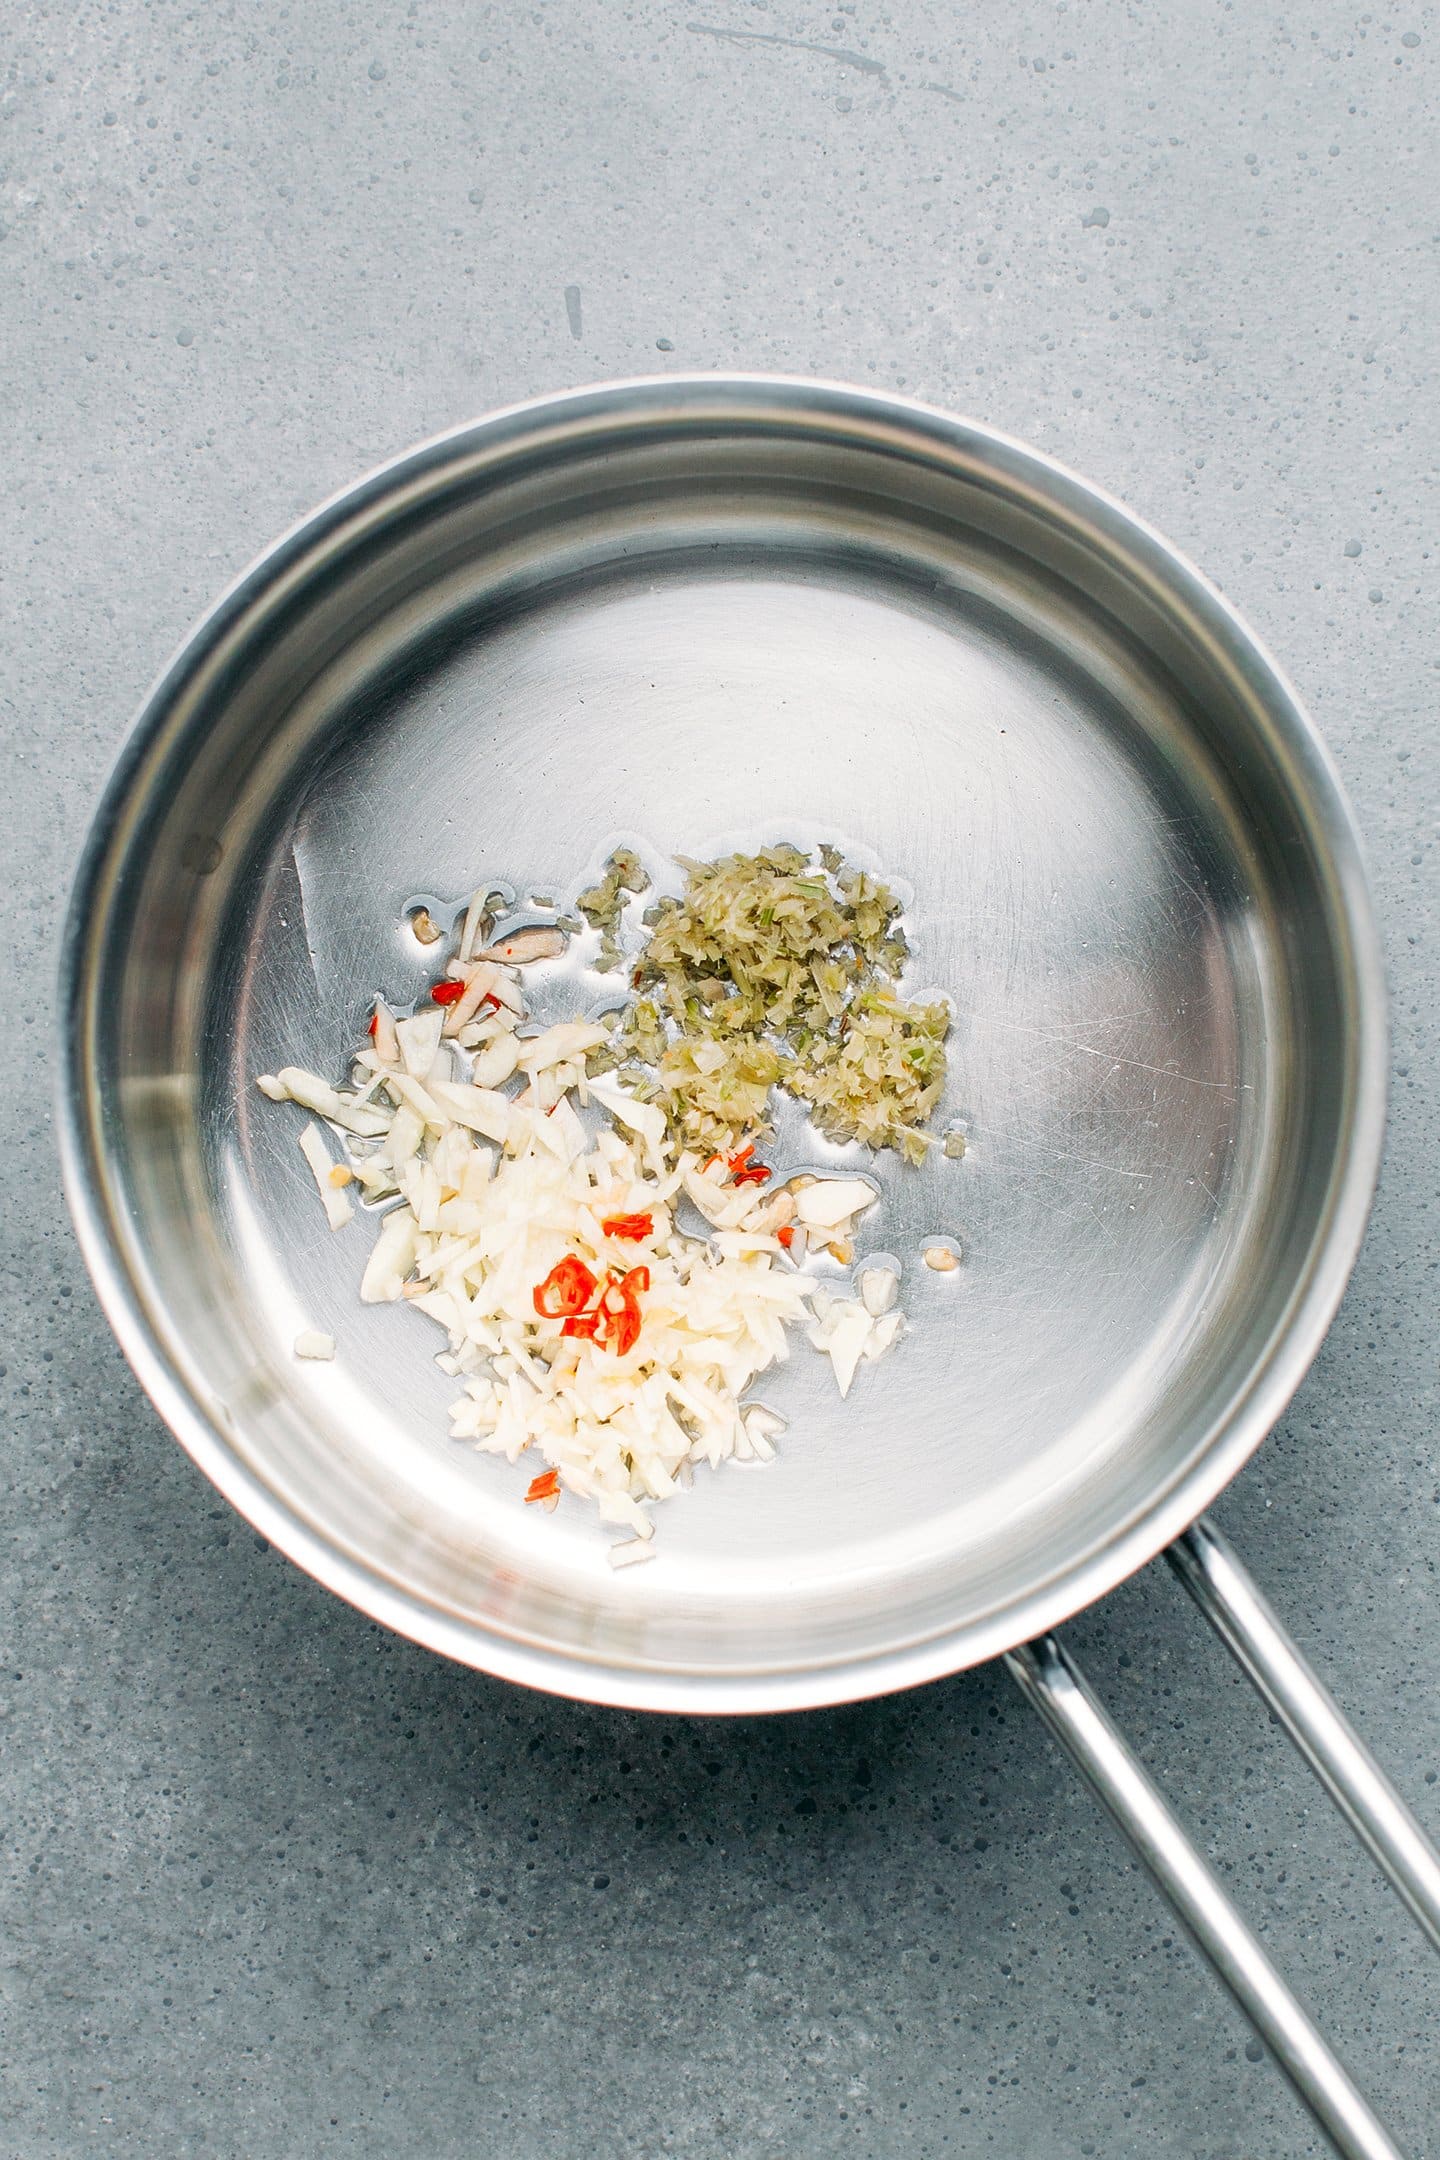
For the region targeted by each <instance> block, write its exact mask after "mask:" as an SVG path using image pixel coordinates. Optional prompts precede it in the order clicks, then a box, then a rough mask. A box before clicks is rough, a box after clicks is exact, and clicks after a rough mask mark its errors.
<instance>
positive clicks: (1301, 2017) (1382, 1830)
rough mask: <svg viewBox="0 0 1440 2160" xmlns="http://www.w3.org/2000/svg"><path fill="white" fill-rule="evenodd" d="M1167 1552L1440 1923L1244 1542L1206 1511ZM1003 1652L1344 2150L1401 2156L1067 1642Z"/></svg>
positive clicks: (1400, 1879)
mask: <svg viewBox="0 0 1440 2160" xmlns="http://www.w3.org/2000/svg"><path fill="white" fill-rule="evenodd" d="M1168 1557H1169V1559H1170V1561H1171V1564H1172V1566H1173V1567H1174V1568H1175V1571H1176V1573H1177V1574H1178V1575H1179V1576H1180V1578H1181V1580H1182V1581H1183V1582H1184V1583H1185V1585H1186V1587H1187V1588H1188V1589H1189V1590H1190V1592H1191V1594H1192V1595H1193V1596H1194V1598H1195V1600H1196V1602H1197V1603H1198V1604H1199V1606H1200V1609H1201V1611H1202V1612H1204V1614H1205V1615H1206V1617H1207V1619H1209V1620H1210V1621H1211V1622H1212V1624H1213V1625H1214V1626H1215V1628H1216V1629H1217V1631H1218V1632H1219V1634H1220V1635H1221V1637H1222V1639H1223V1640H1224V1641H1225V1643H1226V1644H1227V1645H1228V1647H1229V1648H1230V1649H1231V1650H1232V1651H1233V1652H1234V1655H1235V1656H1236V1658H1237V1659H1238V1660H1239V1662H1240V1664H1241V1666H1242V1667H1243V1668H1244V1670H1245V1672H1246V1673H1248V1675H1249V1676H1250V1678H1251V1680H1252V1681H1253V1682H1254V1683H1255V1686H1256V1687H1257V1688H1258V1689H1259V1691H1260V1693H1261V1695H1262V1696H1263V1697H1264V1699H1265V1701H1266V1702H1267V1703H1268V1704H1269V1706H1270V1708H1271V1709H1272V1710H1273V1711H1274V1712H1275V1715H1276V1716H1277V1717H1278V1718H1279V1719H1280V1721H1281V1723H1282V1724H1283V1725H1284V1726H1285V1729H1286V1730H1287V1732H1289V1734H1290V1736H1291V1738H1292V1739H1293V1740H1294V1742H1295V1744H1296V1746H1297V1747H1298V1748H1299V1749H1300V1751H1301V1753H1302V1754H1303V1755H1304V1757H1305V1759H1306V1761H1307V1762H1309V1763H1310V1764H1311V1766H1312V1768H1313V1769H1314V1770H1315V1772H1316V1774H1317V1776H1318V1777H1319V1778H1320V1779H1321V1780H1322V1782H1323V1783H1324V1785H1325V1786H1326V1788H1327V1790H1328V1791H1329V1792H1330V1793H1331V1794H1332V1795H1333V1796H1334V1798H1335V1800H1336V1802H1337V1804H1338V1805H1339V1806H1340V1808H1341V1809H1342V1810H1343V1811H1344V1813H1345V1815H1346V1817H1347V1819H1348V1820H1349V1821H1350V1822H1351V1823H1352V1824H1353V1825H1354V1827H1355V1829H1356V1830H1357V1831H1358V1833H1359V1834H1360V1836H1361V1837H1362V1838H1363V1839H1364V1841H1365V1843H1366V1845H1367V1846H1368V1847H1369V1849H1370V1851H1371V1852H1372V1853H1373V1854H1374V1855H1375V1857H1376V1859H1377V1860H1378V1861H1379V1862H1380V1865H1381V1866H1382V1867H1383V1868H1384V1869H1385V1872H1386V1873H1387V1874H1388V1875H1389V1876H1390V1879H1391V1880H1392V1882H1394V1884H1395V1885H1396V1887H1397V1889H1398V1890H1399V1891H1400V1893H1401V1895H1402V1896H1403V1897H1404V1899H1405V1901H1406V1903H1407V1904H1408V1905H1409V1906H1410V1908H1411V1910H1412V1912H1414V1913H1415V1915H1416V1917H1417V1918H1418V1919H1419V1920H1420V1921H1421V1922H1422V1924H1423V1925H1424V1926H1425V1927H1426V1929H1427V1930H1428V1931H1429V1932H1430V1933H1431V1934H1432V1935H1436V1934H1437V1922H1440V1859H1437V1856H1436V1853H1435V1851H1434V1848H1433V1847H1432V1846H1431V1844H1430V1843H1429V1841H1428V1839H1427V1838H1426V1836H1425V1834H1424V1832H1423V1831H1422V1830H1421V1828H1420V1826H1419V1824H1418V1823H1417V1822H1416V1821H1415V1820H1414V1818H1413V1816H1411V1814H1410V1813H1409V1811H1408V1810H1407V1809H1406V1807H1405V1805H1404V1803H1403V1802H1402V1801H1401V1800H1400V1798H1399V1796H1398V1795H1397V1794H1396V1793H1395V1791H1394V1790H1393V1789H1392V1787H1391V1786H1390V1784H1389V1782H1388V1780H1387V1779H1386V1778H1385V1777H1384V1775H1383V1774H1382V1772H1381V1771H1380V1770H1379V1768H1378V1767H1377V1766H1376V1764H1375V1763H1374V1762H1373V1761H1372V1760H1371V1758H1370V1756H1369V1755H1368V1754H1367V1752H1366V1751H1365V1749H1364V1748H1363V1747H1362V1746H1361V1744H1360V1742H1359V1740H1357V1739H1356V1737H1355V1735H1354V1733H1353V1732H1351V1730H1350V1728H1349V1726H1348V1725H1347V1724H1346V1723H1345V1720H1344V1719H1343V1718H1342V1717H1341V1715H1340V1712H1339V1710H1338V1709H1337V1708H1336V1707H1335V1705H1334V1704H1333V1703H1332V1702H1331V1700H1330V1698H1329V1696H1328V1695H1327V1694H1326V1693H1325V1690H1324V1689H1323V1688H1322V1687H1321V1685H1320V1683H1319V1681H1318V1680H1317V1679H1316V1678H1315V1676H1314V1674H1313V1673H1312V1672H1311V1671H1310V1669H1309V1667H1308V1666H1307V1665H1306V1664H1305V1662H1304V1660H1303V1658H1302V1657H1301V1655H1300V1653H1299V1651H1298V1650H1297V1649H1296V1647H1295V1645H1294V1644H1293V1643H1292V1642H1291V1641H1290V1638H1289V1637H1288V1635H1287V1634H1286V1633H1285V1631H1284V1629H1283V1628H1282V1627H1281V1626H1280V1623H1279V1621H1278V1620H1277V1619H1276V1618H1275V1615H1274V1614H1273V1613H1272V1612H1271V1611H1270V1609H1269V1607H1268V1606H1267V1605H1266V1603H1265V1601H1264V1599H1263V1598H1262V1597H1261V1595H1260V1593H1259V1591H1258V1590H1257V1589H1256V1588H1255V1586H1254V1584H1253V1583H1252V1582H1251V1581H1250V1579H1249V1577H1248V1576H1247V1575H1246V1573H1245V1571H1244V1569H1243V1568H1242V1567H1241V1565H1240V1563H1239V1561H1238V1560H1237V1559H1236V1557H1235V1555H1234V1553H1233V1552H1232V1551H1231V1550H1230V1548H1229V1547H1228V1546H1227V1545H1226V1544H1225V1542H1224V1540H1223V1539H1222V1538H1221V1537H1220V1536H1219V1534H1218V1532H1216V1531H1215V1530H1213V1529H1212V1528H1211V1527H1210V1525H1209V1524H1208V1523H1205V1522H1203V1521H1202V1522H1200V1523H1197V1524H1196V1525H1195V1527H1194V1529H1192V1530H1190V1531H1188V1532H1187V1533H1186V1535H1185V1536H1184V1537H1183V1538H1182V1539H1181V1540H1180V1542H1179V1543H1178V1544H1177V1545H1176V1546H1174V1547H1172V1548H1171V1551H1170V1553H1169V1556H1168ZM1006 1663H1007V1664H1008V1665H1009V1667H1010V1670H1011V1672H1012V1673H1013V1674H1014V1676H1015V1678H1016V1680H1017V1681H1018V1683H1019V1685H1020V1688H1021V1691H1022V1693H1023V1694H1024V1695H1025V1696H1026V1697H1027V1698H1028V1700H1029V1701H1030V1702H1032V1703H1033V1704H1034V1705H1035V1708H1036V1709H1037V1710H1038V1711H1039V1712H1040V1715H1041V1717H1042V1718H1043V1719H1044V1721H1045V1723H1046V1724H1047V1725H1048V1727H1049V1728H1050V1731H1051V1732H1052V1733H1053V1734H1054V1736H1055V1738H1056V1739H1057V1740H1058V1741H1059V1742H1060V1744H1061V1745H1062V1747H1064V1749H1065V1750H1066V1752H1067V1753H1068V1754H1069V1755H1070V1756H1071V1758H1072V1759H1073V1761H1074V1762H1075V1764H1076V1766H1077V1767H1078V1768H1079V1769H1080V1771H1081V1772H1082V1773H1083V1774H1084V1776H1085V1778H1086V1779H1087V1780H1088V1782H1089V1783H1090V1785H1091V1786H1092V1787H1093V1788H1094V1791H1095V1792H1096V1794H1097V1795H1098V1797H1099V1798H1100V1800H1101V1801H1102V1802H1103V1803H1104V1805H1105V1807H1106V1808H1107V1809H1108V1810H1109V1812H1110V1814H1111V1815H1112V1816H1113V1817H1114V1819H1115V1821H1116V1823H1118V1825H1119V1827H1120V1828H1121V1830H1123V1831H1124V1833H1125V1835H1126V1837H1127V1838H1128V1839H1129V1841H1130V1843H1131V1845H1132V1846H1133V1848H1134V1850H1135V1853H1136V1855H1137V1856H1138V1858H1139V1859H1140V1860H1141V1861H1143V1862H1144V1864H1145V1866H1146V1867H1147V1868H1148V1869H1149V1871H1150V1873H1151V1875H1152V1876H1153V1877H1154V1879H1155V1881H1156V1882H1157V1883H1158V1884H1159V1886H1160V1888H1161V1890H1162V1891H1163V1892H1164V1893H1165V1896H1166V1897H1167V1898H1168V1899H1169V1901H1170V1904H1171V1905H1172V1907H1173V1908H1174V1910H1175V1912H1176V1914H1177V1916H1178V1917H1179V1919H1180V1920H1181V1921H1182V1923H1183V1924H1184V1926H1185V1927H1186V1928H1187V1929H1188V1930H1189V1932H1190V1934H1191V1935H1192V1936H1193V1937H1194V1939H1195V1941H1196V1942H1197V1944H1198V1945H1199V1947H1200V1948H1201V1949H1202V1950H1203V1951H1204V1952H1205V1955H1206V1956H1207V1957H1208V1958H1209V1960H1210V1962H1211V1964H1212V1965H1213V1966H1214V1968H1215V1970H1216V1972H1217V1973H1218V1974H1219V1976H1220V1978H1221V1979H1222V1980H1223V1981H1224V1983H1225V1985H1226V1986H1227V1987H1228V1988H1229V1989H1230V1992H1231V1993H1232V1994H1233V1995H1234V1997H1235V1999H1236V2001H1237V2002H1238V2003H1239V2004H1240V2007H1241V2008H1242V2010H1244V2011H1245V2013H1246V2015H1247V2016H1248V2017H1249V2019H1250V2021H1251V2023H1252V2024H1253V2025H1254V2027H1255V2029H1256V2031H1257V2032H1258V2033H1259V2035H1260V2037H1261V2039H1262V2040H1264V2041H1265V2042H1266V2044H1267V2045H1268V2047H1269V2048H1270V2051H1271V2053H1272V2054H1273V2055H1274V2057H1275V2059H1276V2061H1277V2062H1278V2063H1279V2065H1280V2067H1281V2069H1282V2070H1284V2072H1285V2074H1286V2076H1287V2077H1288V2078H1289V2079H1290V2081H1291V2083H1292V2084H1293V2085H1294V2087H1295V2090H1296V2092H1297V2093H1298V2094H1299V2096H1300V2098H1301V2099H1302V2100H1303V2101H1304V2103H1305V2105H1306V2106H1307V2107H1308V2108H1309V2109H1310V2111H1311V2113H1312V2114H1313V2115H1314V2117H1315V2119H1316V2121H1317V2122H1318V2123H1319V2125H1320V2127H1321V2129H1322V2130H1324V2132H1325V2134H1326V2135H1327V2137H1328V2138H1329V2139H1330V2142H1331V2144H1332V2145H1333V2146H1334V2147H1335V2150H1336V2151H1337V2152H1338V2153H1340V2154H1341V2155H1342V2156H1343V2160H1400V2148H1399V2147H1398V2146H1397V2145H1396V2144H1395V2142H1394V2140H1393V2139H1392V2138H1391V2137H1390V2136H1389V2135H1388V2133H1387V2132H1386V2130H1385V2129H1384V2127H1383V2126H1382V2125H1381V2123H1380V2122H1379V2121H1378V2120H1377V2118H1376V2116H1375V2115H1374V2113H1373V2112H1372V2110H1371V2109H1370V2107H1369V2106H1368V2104H1367V2103H1366V2101H1365V2100H1364V2099H1363V2098H1362V2097H1361V2095H1360V2093H1359V2092H1358V2091H1357V2089H1356V2087H1355V2085H1354V2083H1353V2081H1352V2080H1351V2078H1350V2076H1349V2074H1348V2072H1347V2071H1346V2070H1345V2069H1344V2068H1343V2066H1342V2065H1341V2063H1340V2062H1339V2060H1338V2058H1337V2057H1336V2055H1335V2054H1334V2052H1333V2050H1332V2049H1331V2048H1330V2047H1329V2045H1328V2044H1327V2043H1326V2041H1325V2039H1324V2038H1323V2037H1322V2035H1321V2033H1320V2032H1319V2030H1318V2028H1317V2027H1316V2025H1315V2024H1314V2022H1313V2020H1312V2019H1311V2017H1310V2015H1309V2013H1308V2012H1307V2011H1306V2010H1305V2009H1304V2008H1303V2006H1302V2005H1301V2003H1300V2002H1299V2001H1298V1999H1297V1998H1296V1996H1295V1995H1294V1994H1293V1993H1292V1992H1291V1990H1290V1988H1289V1987H1288V1985H1287V1984H1286V1982H1285V1981H1284V1980H1283V1979H1282V1978H1281V1976H1280V1974H1279V1973H1278V1972H1277V1971H1276V1969H1275V1967H1274V1965H1273V1964H1272V1963H1271V1962H1270V1959H1269V1958H1268V1956H1267V1955H1266V1953H1265V1951H1264V1949H1263V1948H1262V1946H1261V1944H1260V1942H1259V1940H1258V1938H1257V1937H1256V1935H1255V1934H1254V1932H1253V1930H1252V1929H1251V1928H1250V1927H1249V1926H1248V1925H1247V1923H1246V1922H1245V1921H1244V1920H1243V1919H1242V1918H1241V1916H1240V1914H1239V1912H1238V1911H1237V1910H1236V1908H1235V1906H1234V1905H1233V1904H1232V1902H1231V1900H1230V1898H1229V1896H1228V1895H1227V1893H1226V1892H1225V1890H1224V1889H1223V1888H1222V1886H1221V1883H1220V1880H1219V1878H1218V1876H1217V1875H1216V1874H1215V1871H1214V1869H1213V1868H1211V1866H1210V1865H1209V1863H1208V1861H1206V1860H1205V1859H1204V1858H1203V1857H1202V1855H1201V1854H1200V1853H1199V1852H1198V1851H1197V1850H1196V1849H1195V1847H1194V1845H1192V1843H1191V1842H1190V1839H1189V1837H1188V1836H1187V1834H1186V1832H1185V1830H1184V1829H1183V1828H1182V1827H1181V1824H1180V1822H1179V1819H1178V1818H1177V1816H1176V1815H1175V1813H1174V1811H1173V1810H1172V1809H1171V1807H1170V1805H1169V1803H1168V1801H1166V1799H1165V1798H1164V1796H1163V1794H1162V1793H1161V1792H1160V1790H1159V1788H1158V1787H1157V1786H1156V1785H1155V1784H1154V1782H1153V1781H1152V1779H1151V1778H1150V1777H1149V1775H1148V1773H1147V1772H1146V1771H1145V1770H1144V1769H1143V1768H1142V1767H1141V1765H1140V1763H1139V1761H1138V1760H1137V1758H1136V1757H1135V1755H1134V1754H1133V1753H1132V1751H1131V1749H1130V1747H1129V1746H1128V1744H1127V1743H1126V1741H1125V1740H1124V1739H1123V1738H1122V1736H1121V1734H1120V1732H1119V1731H1118V1730H1117V1728H1116V1726H1115V1725H1114V1724H1113V1723H1112V1721H1111V1719H1110V1718H1109V1717H1108V1715H1107V1714H1106V1712H1105V1711H1104V1709H1103V1708H1102V1707H1101V1705H1100V1703H1099V1701H1098V1700H1097V1698H1096V1696H1095V1694H1094V1693H1093V1691H1092V1689H1091V1688H1090V1686H1089V1684H1088V1682H1087V1681H1086V1680H1085V1679H1084V1677H1083V1675H1082V1674H1081V1673H1080V1671H1079V1669H1078V1667H1077V1666H1076V1664H1075V1661H1074V1659H1073V1658H1072V1657H1071V1656H1070V1654H1069V1652H1068V1651H1067V1650H1065V1649H1064V1648H1063V1647H1062V1646H1061V1644H1060V1643H1059V1642H1058V1641H1057V1640H1056V1639H1055V1637H1054V1636H1053V1635H1046V1636H1042V1637H1040V1638H1039V1640H1038V1641H1035V1642H1032V1643H1027V1644H1026V1645H1025V1646H1024V1647H1023V1648H1022V1649H1019V1650H1015V1651H1012V1652H1011V1653H1010V1655H1009V1657H1008V1658H1007V1659H1006Z"/></svg>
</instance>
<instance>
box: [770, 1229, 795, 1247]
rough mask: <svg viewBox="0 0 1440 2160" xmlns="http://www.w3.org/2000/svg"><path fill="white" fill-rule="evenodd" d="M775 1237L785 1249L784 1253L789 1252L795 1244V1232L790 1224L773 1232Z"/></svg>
mask: <svg viewBox="0 0 1440 2160" xmlns="http://www.w3.org/2000/svg"><path fill="white" fill-rule="evenodd" d="M775 1235H776V1237H777V1238H779V1240H780V1243H781V1244H782V1245H783V1246H784V1247H785V1250H786V1252H789V1250H790V1247H791V1246H792V1245H793V1244H794V1242H795V1231H794V1227H793V1225H792V1224H790V1223H786V1224H785V1225H784V1226H783V1228H781V1229H779V1230H777V1231H776V1232H775Z"/></svg>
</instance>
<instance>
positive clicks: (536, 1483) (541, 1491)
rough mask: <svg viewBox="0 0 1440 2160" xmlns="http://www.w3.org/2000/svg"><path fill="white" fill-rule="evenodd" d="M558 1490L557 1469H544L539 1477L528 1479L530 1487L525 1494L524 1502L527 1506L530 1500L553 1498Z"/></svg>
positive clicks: (558, 1477)
mask: <svg viewBox="0 0 1440 2160" xmlns="http://www.w3.org/2000/svg"><path fill="white" fill-rule="evenodd" d="M559 1490H560V1472H559V1471H558V1470H544V1471H542V1472H541V1474H540V1476H539V1477H537V1478H532V1479H531V1480H530V1489H529V1491H528V1492H527V1493H526V1495H525V1504H526V1506H527V1507H528V1506H529V1504H530V1502H531V1501H532V1500H550V1499H553V1498H554V1496H555V1494H556V1493H558V1492H559Z"/></svg>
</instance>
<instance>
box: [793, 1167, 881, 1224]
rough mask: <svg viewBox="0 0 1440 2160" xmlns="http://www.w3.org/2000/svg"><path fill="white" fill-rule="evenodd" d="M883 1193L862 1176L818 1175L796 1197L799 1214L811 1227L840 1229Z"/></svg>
mask: <svg viewBox="0 0 1440 2160" xmlns="http://www.w3.org/2000/svg"><path fill="white" fill-rule="evenodd" d="M878 1197H879V1195H878V1194H877V1193H876V1191H875V1188H874V1186H873V1185H867V1184H866V1183H865V1182H864V1180H863V1179H862V1178H817V1179H816V1180H815V1182H814V1184H813V1185H807V1186H805V1187H804V1189H803V1191H801V1192H799V1193H797V1194H796V1196H795V1215H796V1219H797V1221H799V1222H802V1223H804V1225H805V1227H806V1228H807V1229H808V1230H840V1229H841V1228H843V1227H844V1226H845V1225H847V1224H848V1223H849V1222H850V1220H851V1218H852V1217H853V1216H855V1215H858V1214H859V1213H860V1211H861V1209H862V1208H867V1207H872V1206H873V1205H874V1203H875V1201H876V1199H877V1198H878Z"/></svg>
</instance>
